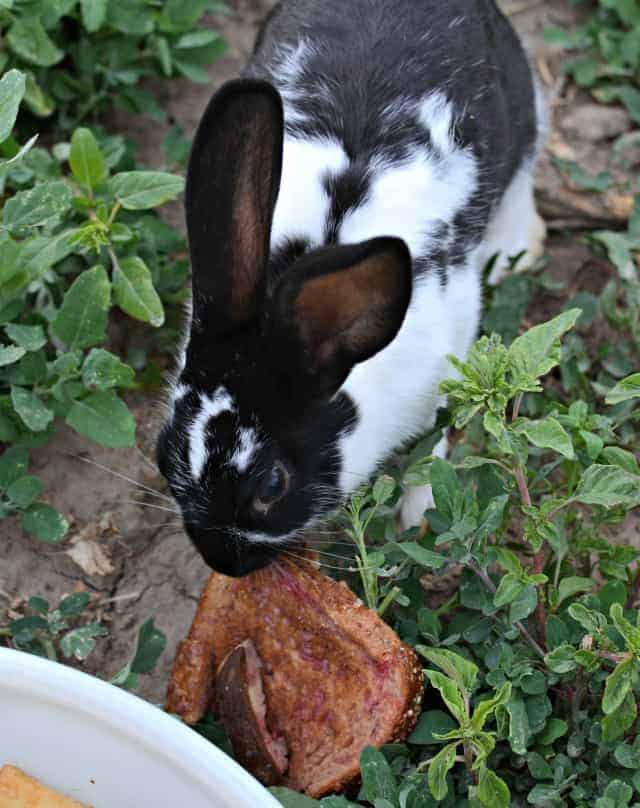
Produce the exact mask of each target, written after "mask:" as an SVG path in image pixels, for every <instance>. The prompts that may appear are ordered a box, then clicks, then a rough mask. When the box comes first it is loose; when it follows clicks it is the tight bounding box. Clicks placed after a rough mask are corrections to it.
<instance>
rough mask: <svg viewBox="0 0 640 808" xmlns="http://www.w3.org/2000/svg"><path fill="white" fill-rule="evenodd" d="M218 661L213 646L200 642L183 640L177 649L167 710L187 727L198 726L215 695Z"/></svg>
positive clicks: (168, 693) (168, 690) (167, 699)
mask: <svg viewBox="0 0 640 808" xmlns="http://www.w3.org/2000/svg"><path fill="white" fill-rule="evenodd" d="M214 670H215V659H214V656H213V653H212V649H211V647H210V646H209V645H208V644H207V643H204V642H202V641H200V640H191V639H188V638H187V639H186V640H183V641H182V642H181V643H180V645H179V646H178V653H177V654H176V658H175V661H174V663H173V671H172V673H171V679H170V680H169V687H168V689H167V698H166V705H165V709H166V711H167V712H168V713H173V714H174V715H179V716H180V718H181V719H182V720H183V721H184V722H185V724H191V725H193V724H197V723H198V721H200V719H201V718H202V717H203V716H204V714H205V713H206V712H207V710H208V709H209V707H210V705H211V702H212V700H213V696H214Z"/></svg>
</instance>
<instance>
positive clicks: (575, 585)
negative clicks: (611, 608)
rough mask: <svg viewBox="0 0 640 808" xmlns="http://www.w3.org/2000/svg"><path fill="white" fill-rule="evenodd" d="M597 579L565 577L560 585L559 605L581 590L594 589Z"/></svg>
mask: <svg viewBox="0 0 640 808" xmlns="http://www.w3.org/2000/svg"><path fill="white" fill-rule="evenodd" d="M594 585H595V581H593V579H591V578H579V577H578V576H575V577H571V578H563V579H562V580H561V581H560V586H559V587H558V606H559V605H560V604H561V603H562V602H563V601H565V600H567V598H572V597H573V596H574V595H577V594H579V593H580V592H589V591H591V589H593V587H594Z"/></svg>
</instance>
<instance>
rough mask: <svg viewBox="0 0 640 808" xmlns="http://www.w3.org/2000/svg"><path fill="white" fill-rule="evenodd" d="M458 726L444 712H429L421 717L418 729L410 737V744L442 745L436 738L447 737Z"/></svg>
mask: <svg viewBox="0 0 640 808" xmlns="http://www.w3.org/2000/svg"><path fill="white" fill-rule="evenodd" d="M457 726H458V724H457V723H456V722H455V721H454V720H453V719H452V718H451V716H450V715H449V713H445V712H443V711H442V710H428V711H427V712H425V713H422V715H421V716H420V718H419V720H418V723H417V725H416V728H415V729H414V731H413V732H412V733H411V735H410V736H409V743H413V744H416V745H417V746H422V745H425V746H426V745H430V744H439V743H442V741H440V740H439V739H438V738H437V737H436V736H437V735H446V734H447V733H448V732H451V731H453V730H454V729H456V727H457Z"/></svg>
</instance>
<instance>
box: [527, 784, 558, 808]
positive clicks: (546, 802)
mask: <svg viewBox="0 0 640 808" xmlns="http://www.w3.org/2000/svg"><path fill="white" fill-rule="evenodd" d="M561 793H562V792H561V791H560V789H558V788H556V787H555V786H547V785H537V786H534V788H533V789H532V790H531V791H530V793H529V796H528V797H527V802H528V803H529V804H530V805H539V806H540V808H550V806H552V805H553V806H556V805H562V803H558V800H559V799H560V796H561Z"/></svg>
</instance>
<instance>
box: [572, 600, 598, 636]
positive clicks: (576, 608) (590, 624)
mask: <svg viewBox="0 0 640 808" xmlns="http://www.w3.org/2000/svg"><path fill="white" fill-rule="evenodd" d="M569 614H570V615H571V617H572V618H573V619H574V620H575V621H576V623H580V625H581V626H582V628H583V629H584V630H585V631H586V632H587V633H588V634H598V633H599V632H600V631H603V629H605V628H606V626H607V618H606V617H605V616H604V615H603V614H600V612H594V611H592V610H591V609H587V607H586V606H584V605H583V604H582V603H572V604H571V606H569Z"/></svg>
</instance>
